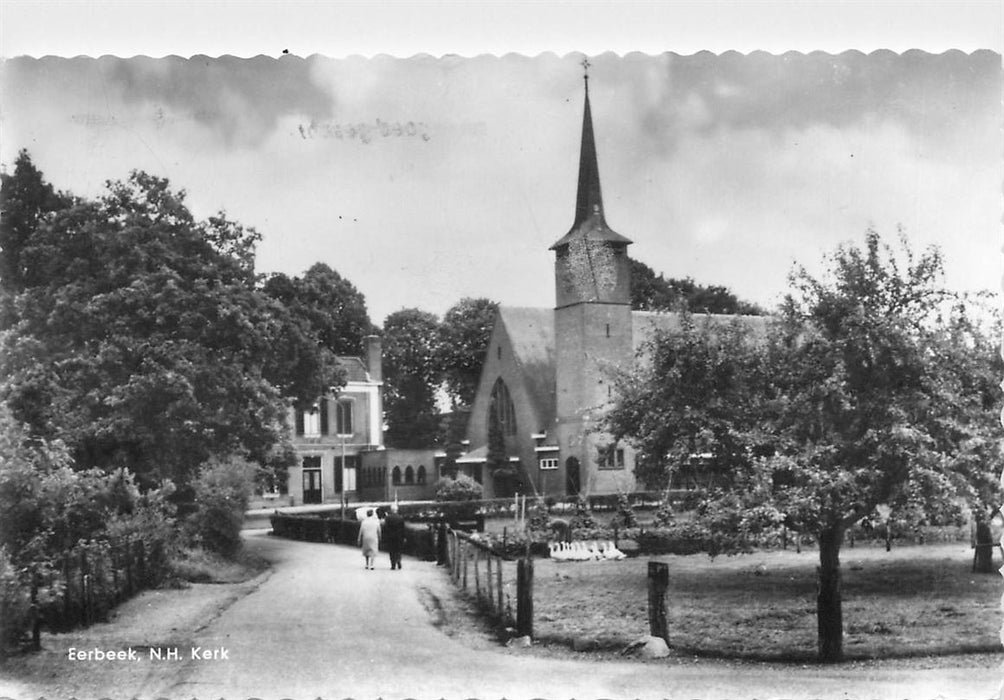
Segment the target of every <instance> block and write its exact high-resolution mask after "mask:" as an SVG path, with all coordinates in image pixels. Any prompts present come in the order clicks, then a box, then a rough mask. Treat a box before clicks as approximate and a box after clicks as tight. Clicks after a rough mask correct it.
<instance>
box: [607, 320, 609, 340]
mask: <svg viewBox="0 0 1004 700" xmlns="http://www.w3.org/2000/svg"><path fill="white" fill-rule="evenodd" d="M607 337H608V338H609V337H610V324H609V323H608V324H607Z"/></svg>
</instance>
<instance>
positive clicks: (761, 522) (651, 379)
mask: <svg viewBox="0 0 1004 700" xmlns="http://www.w3.org/2000/svg"><path fill="white" fill-rule="evenodd" d="M941 265H942V263H941V258H940V255H939V253H938V252H937V250H935V249H929V250H928V251H926V252H925V253H924V254H923V255H921V256H919V257H917V256H915V255H914V254H913V252H912V251H911V250H910V247H909V245H908V243H907V242H906V240H905V238H903V239H902V245H901V249H900V251H899V254H898V255H897V254H896V252H895V251H893V250H892V249H891V248H890V247H889V246H887V245H885V244H884V243H883V242H882V241H881V239H880V237H879V235H878V234H877V233H875V232H872V231H869V232H868V233H867V235H866V237H865V245H864V247H863V248H857V247H854V246H844V247H841V248H840V249H838V250H837V252H836V253H835V254H834V255H832V256H831V257H830V258H829V270H828V275H827V276H825V277H824V278H822V279H816V278H814V277H812V276H811V275H809V274H808V272H806V271H805V270H804V269H796V270H795V272H793V274H792V276H791V280H790V288H791V290H792V291H791V293H790V294H789V295H788V297H787V298H786V300H785V303H784V305H783V306H782V308H781V310H780V313H779V315H778V318H777V320H776V321H775V322H773V323H771V324H769V325H768V326H767V332H766V334H765V336H763V337H762V338H760V339H757V337H756V336H750V337H748V338H747V339H746V340H745V341H743V342H737V343H728V344H721V343H720V341H719V339H720V338H727V335H722V334H720V333H717V332H715V333H713V332H710V329H709V331H707V332H704V333H703V334H695V333H694V332H693V331H692V330H688V329H687V327H686V324H685V326H684V331H683V332H682V333H680V334H676V335H673V336H672V337H671V338H670V337H662V338H659V339H657V340H656V342H655V345H654V347H653V350H652V363H651V365H650V366H649V367H647V368H645V369H643V370H641V371H640V372H639V373H637V374H635V375H633V376H629V377H622V378H621V379H620V380H619V385H620V386H621V387H622V389H623V390H624V398H623V399H622V400H621V402H620V405H619V406H618V407H617V408H616V409H615V410H614V411H613V413H612V414H611V419H610V426H611V428H612V429H613V431H614V432H615V434H617V433H618V432H619V433H620V434H621V435H626V436H628V437H629V438H630V439H632V440H633V441H635V442H636V444H637V445H638V447H639V448H640V449H641V451H642V453H643V455H644V456H645V457H647V458H648V459H649V460H651V461H650V463H649V465H648V467H647V468H648V469H649V470H650V471H653V472H657V471H658V467H657V466H656V465H657V464H658V463H660V462H661V463H662V464H663V465H665V464H666V461H665V460H666V459H667V458H669V459H675V460H679V459H681V458H682V457H683V455H685V454H687V452H688V451H689V452H690V454H693V453H694V452H695V451H696V450H697V449H701V450H703V451H707V452H710V453H712V454H713V455H714V456H715V459H727V460H729V466H730V474H729V479H728V481H727V483H725V484H723V485H722V487H721V488H718V489H716V490H713V491H711V492H710V493H709V494H708V496H707V498H706V499H705V501H704V503H702V505H701V507H700V508H699V509H698V514H699V516H700V517H701V518H702V520H704V521H705V523H707V524H708V525H709V527H711V529H712V530H713V531H714V532H715V533H716V534H717V536H718V537H717V539H716V540H715V541H716V542H717V543H718V545H719V546H721V547H722V548H723V549H725V550H732V551H734V550H736V549H739V548H741V547H743V546H747V545H748V543H749V542H750V541H752V540H755V539H756V538H757V537H758V536H760V535H763V534H764V533H769V532H770V531H771V530H772V529H773V528H775V527H776V525H777V524H778V523H780V522H783V523H784V524H785V525H786V526H787V527H789V528H792V529H794V530H796V531H799V532H808V533H811V534H813V535H814V536H815V537H816V539H817V540H818V542H819V558H820V566H819V595H818V597H817V622H818V638H819V657H820V659H821V660H824V661H838V660H840V659H841V658H842V655H843V642H842V639H843V615H842V600H841V583H840V579H841V577H840V548H841V545H842V542H843V537H844V533H845V532H846V531H847V529H848V528H849V527H851V526H852V525H854V524H855V523H856V522H858V521H859V520H861V519H862V518H864V517H866V516H868V515H870V514H872V513H873V512H874V511H875V509H876V507H878V506H880V505H883V504H887V505H890V506H891V507H893V508H896V509H899V510H900V511H901V512H903V513H912V514H913V517H915V518H916V517H938V516H939V515H940V514H943V513H944V512H945V511H946V510H948V509H950V506H951V504H952V503H953V501H954V500H955V499H967V500H970V501H971V500H972V499H973V498H975V497H976V496H977V495H978V494H981V493H982V494H984V495H985V496H986V497H990V498H999V490H998V491H997V492H996V494H995V495H993V496H991V495H990V494H991V491H990V490H989V489H990V484H989V480H988V479H987V472H988V471H992V472H993V473H996V472H997V471H999V468H997V469H992V470H988V468H987V462H986V461H985V460H987V459H990V458H991V457H990V453H989V451H988V450H986V449H985V448H986V447H987V445H988V444H990V443H992V440H990V439H989V435H990V433H989V432H988V430H989V427H988V426H989V425H990V423H989V416H990V415H992V414H993V411H988V406H990V405H992V404H993V403H994V400H993V399H992V398H991V396H992V393H991V391H990V388H989V384H988V380H987V379H986V378H985V377H986V376H990V375H992V374H993V372H997V373H998V374H997V375H996V376H1000V375H999V368H995V369H992V370H990V369H988V368H986V367H985V366H984V367H983V369H976V368H977V367H979V366H980V365H981V363H980V362H979V361H977V360H976V359H975V358H974V357H973V355H972V353H973V352H974V351H975V348H976V347H977V346H978V345H979V343H977V342H974V341H973V340H972V337H971V336H967V335H966V333H963V332H961V331H962V329H964V328H965V324H962V322H961V320H960V317H959V315H958V314H956V315H955V317H954V318H955V320H954V321H952V322H949V323H946V321H945V314H944V312H945V303H946V302H947V301H948V300H949V295H948V294H947V293H946V292H945V291H944V290H943V289H942V288H941V285H940V276H941ZM967 338H968V340H967ZM967 353H968V354H967ZM730 355H733V356H734V360H733V361H731V362H730V361H729V356H730ZM967 357H968V358H969V361H966V359H965V358H967ZM981 377H984V378H982V379H981ZM653 383H660V384H663V385H664V386H659V387H653V386H650V385H651V384H653ZM977 386H979V387H982V388H980V389H978V390H976V387H977ZM677 394H679V395H677ZM635 423H637V424H638V427H634V424H635ZM660 424H661V425H662V427H660ZM993 459H994V461H995V462H997V461H999V457H994V458H993ZM998 467H999V465H998ZM998 502H999V501H998Z"/></svg>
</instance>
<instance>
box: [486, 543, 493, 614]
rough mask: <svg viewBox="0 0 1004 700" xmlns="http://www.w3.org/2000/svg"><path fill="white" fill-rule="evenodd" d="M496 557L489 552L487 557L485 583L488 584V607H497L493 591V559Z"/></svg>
mask: <svg viewBox="0 0 1004 700" xmlns="http://www.w3.org/2000/svg"><path fill="white" fill-rule="evenodd" d="M494 558H495V555H494V554H492V553H491V552H488V556H487V557H485V559H486V561H487V564H486V566H487V574H485V583H487V584H488V607H495V593H494V591H492V559H494Z"/></svg>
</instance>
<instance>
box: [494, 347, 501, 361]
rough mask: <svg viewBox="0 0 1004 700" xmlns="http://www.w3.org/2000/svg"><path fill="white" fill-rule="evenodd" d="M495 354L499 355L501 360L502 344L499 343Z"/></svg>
mask: <svg viewBox="0 0 1004 700" xmlns="http://www.w3.org/2000/svg"><path fill="white" fill-rule="evenodd" d="M495 356H496V357H498V359H500V360H501V359H502V346H501V345H499V346H498V347H497V348H495Z"/></svg>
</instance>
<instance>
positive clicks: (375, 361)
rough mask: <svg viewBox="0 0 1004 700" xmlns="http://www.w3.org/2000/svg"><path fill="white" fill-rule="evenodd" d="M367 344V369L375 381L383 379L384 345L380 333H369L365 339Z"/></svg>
mask: <svg viewBox="0 0 1004 700" xmlns="http://www.w3.org/2000/svg"><path fill="white" fill-rule="evenodd" d="M363 342H364V343H365V344H366V371H368V372H369V373H370V379H372V380H373V381H374V382H380V381H383V352H382V350H383V347H382V343H381V340H380V336H378V335H368V336H366V338H365V339H364V341H363Z"/></svg>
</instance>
